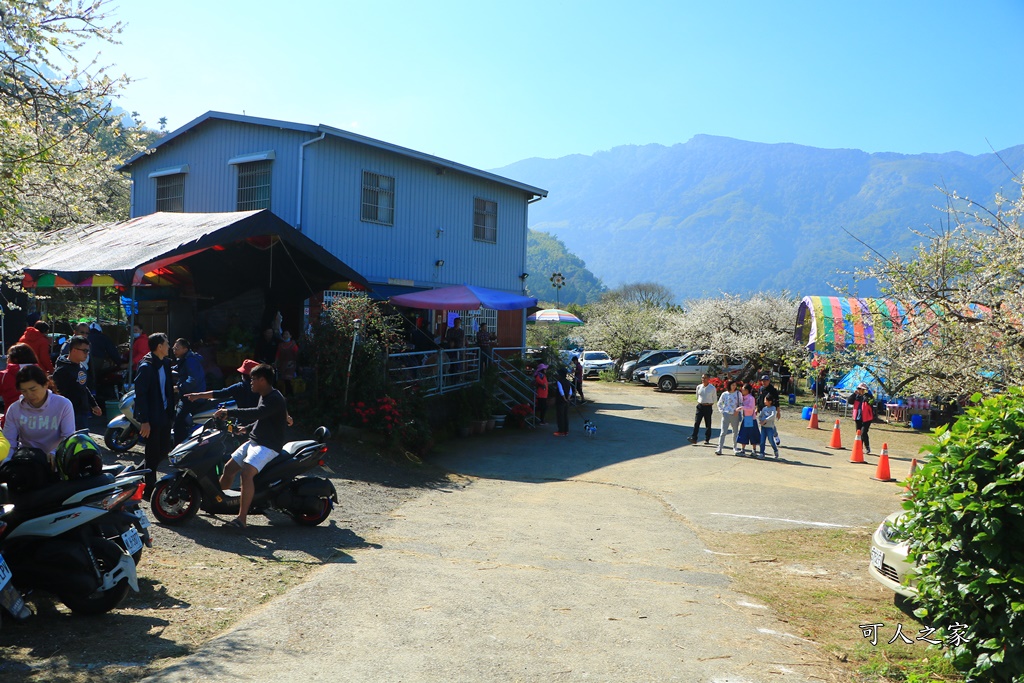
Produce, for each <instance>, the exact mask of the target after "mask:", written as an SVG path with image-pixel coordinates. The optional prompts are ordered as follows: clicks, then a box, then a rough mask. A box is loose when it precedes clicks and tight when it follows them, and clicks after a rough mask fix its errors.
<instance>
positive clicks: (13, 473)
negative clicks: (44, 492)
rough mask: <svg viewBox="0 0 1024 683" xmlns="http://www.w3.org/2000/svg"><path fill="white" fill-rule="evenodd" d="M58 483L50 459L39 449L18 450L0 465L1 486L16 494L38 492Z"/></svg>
mask: <svg viewBox="0 0 1024 683" xmlns="http://www.w3.org/2000/svg"><path fill="white" fill-rule="evenodd" d="M55 481H57V475H56V474H55V473H54V471H53V468H51V467H50V459H49V458H48V457H47V456H46V453H44V452H43V451H41V450H39V449H38V448H27V447H25V446H22V447H20V448H18V449H17V450H16V451H14V453H12V454H11V457H9V458H7V460H4V462H3V463H2V464H0V484H7V489H8V490H9V491H10V492H11V493H14V494H18V493H28V492H30V491H37V490H39V489H41V488H43V487H45V486H48V485H49V484H52V483H53V482H55Z"/></svg>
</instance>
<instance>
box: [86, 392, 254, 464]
mask: <svg viewBox="0 0 1024 683" xmlns="http://www.w3.org/2000/svg"><path fill="white" fill-rule="evenodd" d="M207 403H208V405H206V406H203V409H202V410H200V411H198V412H196V413H194V414H193V415H192V424H193V425H201V424H205V423H206V422H208V421H209V420H211V419H212V418H213V414H214V413H215V412H217V409H218V408H220V407H233V406H234V402H233V401H232V402H228V403H221V404H218V403H217V402H215V401H208V402H207ZM117 407H118V410H120V411H121V414H120V415H118V416H117V417H115V418H114V419H113V420H111V421H110V422H108V423H107V429H106V431H105V432H103V442H104V443H105V444H106V445H107V448H109V449H110V450H111V451H113V452H114V453H126V452H128V451H130V450H131V449H132V447H133V446H135V444H137V443H138V442H139V427H140V426H141V425H140V424H139V421H138V420H136V419H135V392H134V391H129V392H128V393H127V394H125V395H124V396H122V397H121V402H120V403H119V404H118V406H117Z"/></svg>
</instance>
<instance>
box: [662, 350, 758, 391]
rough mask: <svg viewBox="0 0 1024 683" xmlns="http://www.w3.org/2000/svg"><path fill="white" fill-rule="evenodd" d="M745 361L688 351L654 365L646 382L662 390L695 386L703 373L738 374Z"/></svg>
mask: <svg viewBox="0 0 1024 683" xmlns="http://www.w3.org/2000/svg"><path fill="white" fill-rule="evenodd" d="M744 367H746V363H744V362H743V361H742V360H740V359H738V358H725V357H724V356H722V355H721V354H717V353H715V352H714V351H708V350H701V351H690V352H689V353H687V354H685V355H683V356H680V357H679V358H677V359H675V360H673V361H670V362H668V363H665V364H662V365H655V366H654V367H652V368H651V369H650V370H648V372H647V382H648V383H650V384H656V385H658V388H659V389H661V390H662V391H672V390H673V389H675V388H676V387H686V388H691V387H696V386H697V385H698V384H700V381H701V377H702V376H703V375H705V374H707V375H712V376H720V375H722V374H726V375H728V376H730V377H733V376H735V375H736V374H738V373H739V372H740V371H741V370H743V368H744Z"/></svg>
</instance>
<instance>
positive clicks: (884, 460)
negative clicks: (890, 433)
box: [871, 443, 896, 481]
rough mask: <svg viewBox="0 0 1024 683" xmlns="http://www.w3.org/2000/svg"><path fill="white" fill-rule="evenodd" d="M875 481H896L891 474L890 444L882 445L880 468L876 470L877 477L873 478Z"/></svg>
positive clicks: (879, 460)
mask: <svg viewBox="0 0 1024 683" xmlns="http://www.w3.org/2000/svg"><path fill="white" fill-rule="evenodd" d="M871 478H872V479H874V480H875V481H896V480H895V479H893V478H892V476H891V475H890V474H889V444H887V443H883V444H882V454H881V455H880V456H878V468H877V469H876V470H875V476H873V477H871Z"/></svg>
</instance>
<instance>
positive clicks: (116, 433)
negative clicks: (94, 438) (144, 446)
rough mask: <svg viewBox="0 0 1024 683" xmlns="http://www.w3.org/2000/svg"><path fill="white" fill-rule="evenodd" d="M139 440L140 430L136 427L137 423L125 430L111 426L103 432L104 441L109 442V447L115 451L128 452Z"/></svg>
mask: <svg viewBox="0 0 1024 683" xmlns="http://www.w3.org/2000/svg"><path fill="white" fill-rule="evenodd" d="M138 442H139V430H137V429H136V428H135V425H130V426H129V427H128V428H127V429H124V430H121V429H118V428H116V427H110V428H108V429H107V431H106V432H104V433H103V443H105V444H107V448H109V449H110V450H112V451H113V452H114V453H127V452H128V451H130V450H131V449H132V447H133V446H134V445H135V444H137V443H138Z"/></svg>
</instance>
